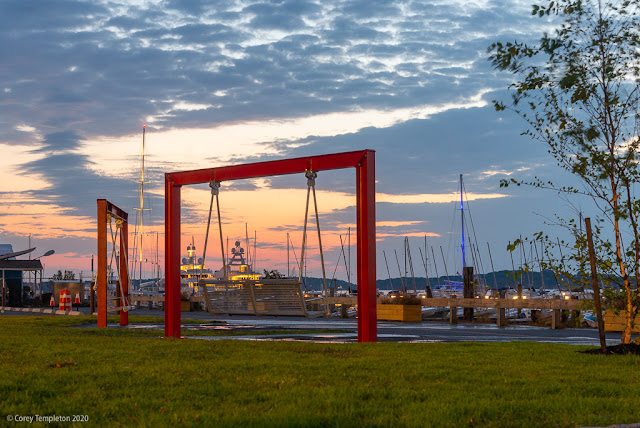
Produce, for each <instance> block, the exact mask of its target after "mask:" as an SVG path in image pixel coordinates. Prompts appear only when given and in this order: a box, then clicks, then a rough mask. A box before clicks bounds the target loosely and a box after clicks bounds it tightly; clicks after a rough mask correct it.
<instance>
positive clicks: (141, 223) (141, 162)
mask: <svg viewBox="0 0 640 428" xmlns="http://www.w3.org/2000/svg"><path fill="white" fill-rule="evenodd" d="M146 130H147V125H145V124H143V125H142V157H141V161H140V276H139V279H140V284H141V285H142V249H143V246H142V237H143V233H144V137H145V133H146Z"/></svg>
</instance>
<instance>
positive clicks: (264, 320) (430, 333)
mask: <svg viewBox="0 0 640 428" xmlns="http://www.w3.org/2000/svg"><path fill="white" fill-rule="evenodd" d="M17 309H20V311H18V310H17ZM26 309H28V308H5V310H4V312H2V313H0V314H1V315H36V314H37V315H41V313H38V312H27V311H26ZM40 310H45V311H49V312H44V313H42V314H44V315H54V314H69V315H77V314H78V312H75V311H73V312H71V313H65V312H64V311H56V310H51V309H44V308H42V309H40ZM51 312H53V313H51ZM80 313H83V314H85V315H86V314H88V313H89V310H88V308H80ZM131 314H132V315H147V316H156V317H158V322H157V323H151V324H144V325H139V324H136V325H133V326H130V327H129V328H150V329H158V330H162V329H163V328H164V312H162V311H159V310H148V309H136V310H134V311H132V312H131ZM182 318H183V319H194V320H200V321H202V325H201V324H183V326H182V335H183V336H184V337H192V338H194V339H195V338H197V339H206V340H221V339H237V340H288V341H291V340H300V341H315V342H339V343H340V342H342V343H345V342H357V338H358V335H357V331H358V323H357V320H356V319H355V318H349V319H343V318H333V317H332V318H304V317H273V316H272V317H266V316H263V317H255V316H229V315H221V316H212V315H210V314H209V313H207V312H188V313H187V312H184V313H182ZM211 321H221V322H223V324H210V323H211ZM116 326H117V325H113V327H116ZM194 329H221V330H229V329H233V330H252V329H256V330H305V331H309V330H327V329H332V330H345V331H348V332H347V333H325V332H322V331H319V332H318V333H317V334H310V333H304V334H293V333H287V334H282V335H269V336H268V337H265V336H261V335H255V336H254V335H248V336H246V335H242V336H206V337H202V336H189V331H190V330H194ZM620 337H621V334H620V333H607V344H608V345H615V344H618V343H620ZM378 340H379V341H380V342H415V343H419V342H510V341H532V342H548V343H563V344H573V345H588V346H599V345H600V342H599V339H598V331H597V330H596V329H590V328H565V329H558V330H552V329H550V328H549V327H535V326H524V325H512V326H507V327H498V326H496V325H494V324H475V323H474V324H466V323H462V322H461V323H459V324H456V325H450V324H448V323H445V322H438V321H423V322H420V323H401V322H391V321H378Z"/></svg>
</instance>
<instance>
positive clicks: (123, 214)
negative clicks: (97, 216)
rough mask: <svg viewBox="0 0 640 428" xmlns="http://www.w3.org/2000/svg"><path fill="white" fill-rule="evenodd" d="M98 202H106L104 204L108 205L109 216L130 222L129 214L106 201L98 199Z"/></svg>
mask: <svg viewBox="0 0 640 428" xmlns="http://www.w3.org/2000/svg"><path fill="white" fill-rule="evenodd" d="M98 201H105V202H104V203H105V205H106V210H107V212H108V213H109V214H111V215H114V216H116V217H120V218H121V219H122V220H124V221H129V214H127V212H126V211H124V210H122V209H120V208H118V207H117V206H115V205H114V204H112V203H111V202H109V201H107V200H106V199H98Z"/></svg>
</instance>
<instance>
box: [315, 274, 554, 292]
mask: <svg viewBox="0 0 640 428" xmlns="http://www.w3.org/2000/svg"><path fill="white" fill-rule="evenodd" d="M494 274H495V276H494ZM515 274H516V280H514V275H513V272H512V271H507V270H503V271H499V272H490V273H487V274H484V275H480V283H481V284H482V285H483V286H486V287H488V288H497V289H504V288H508V287H511V288H515V286H516V283H522V286H523V287H524V288H534V289H536V290H537V289H539V288H542V282H543V280H544V288H545V289H556V288H558V286H557V281H556V278H555V275H554V274H553V271H550V270H545V271H544V276H541V275H540V272H529V273H526V272H523V273H522V278H521V277H520V271H515ZM447 279H449V280H451V281H462V277H461V276H459V275H454V276H449V278H447V277H446V276H441V277H439V278H435V277H433V278H429V284H430V285H431V287H433V286H434V285H436V284H444V283H445V281H446V280H447ZM403 281H404V282H405V288H406V289H407V290H411V291H413V288H414V279H413V278H411V277H408V278H391V284H389V280H388V279H379V280H378V281H377V282H376V287H377V289H378V290H390V289H393V290H400V289H401V287H402V282H403ZM566 283H567V282H566V281H564V282H562V283H561V284H560V288H563V286H565V285H564V284H566ZM304 284H305V285H306V288H305V289H306V290H310V291H311V290H315V291H319V290H322V278H313V277H308V278H305V281H304ZM336 285H337V288H338V290H347V289H348V287H349V284H348V283H347V282H346V281H342V280H337V281H336ZM426 285H427V281H426V278H425V277H416V278H415V288H416V290H418V291H424V290H425V288H426ZM329 286H330V284H329V280H327V287H329ZM351 287H352V289H355V288H357V287H356V285H355V284H352V285H351Z"/></svg>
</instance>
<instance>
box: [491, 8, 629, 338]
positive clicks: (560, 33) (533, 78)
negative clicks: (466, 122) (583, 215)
mask: <svg viewBox="0 0 640 428" xmlns="http://www.w3.org/2000/svg"><path fill="white" fill-rule="evenodd" d="M639 13H640V6H639V4H638V2H637V1H614V0H610V1H606V0H599V1H590V0H584V1H581V0H559V1H545V2H543V3H541V4H536V5H533V15H535V16H537V17H539V18H541V19H545V20H548V22H546V23H549V24H554V23H556V24H557V26H556V28H555V31H554V32H553V34H547V33H545V34H544V35H543V36H542V37H541V38H540V42H539V44H536V45H534V46H530V45H527V44H525V43H521V42H518V41H513V42H508V43H500V42H498V43H494V44H493V45H491V46H490V48H489V53H490V61H491V62H492V64H493V66H494V67H495V68H496V69H498V70H501V71H505V72H509V73H511V74H513V76H514V77H515V83H513V84H511V85H510V88H509V89H510V90H511V95H512V99H511V100H510V102H508V103H504V102H500V101H496V102H495V107H496V109H497V110H499V111H500V110H505V109H508V110H511V111H513V112H515V113H516V114H517V115H519V116H520V117H521V118H522V119H524V121H525V123H526V124H527V126H526V130H525V132H524V135H528V136H530V137H531V138H533V139H534V140H537V141H540V142H542V143H544V144H545V145H546V147H547V149H548V151H549V153H550V154H551V155H552V156H553V158H554V159H555V160H556V162H557V164H558V165H559V166H560V167H561V168H563V169H565V170H566V171H568V172H570V173H572V174H574V175H575V176H577V177H578V178H579V179H580V181H581V183H582V187H580V188H576V187H566V186H565V187H563V186H559V185H556V184H554V183H552V182H549V181H542V180H540V179H538V178H536V179H535V180H534V181H533V182H530V183H528V184H531V185H534V186H537V187H543V188H552V189H555V190H557V191H559V192H563V193H566V194H569V195H576V196H577V195H586V196H588V197H590V198H592V199H593V201H594V202H595V205H596V206H597V207H598V209H599V212H598V213H597V215H598V220H599V221H598V225H599V227H598V228H597V230H596V232H597V235H598V238H599V242H600V247H599V251H598V255H599V260H598V262H599V263H598V264H599V265H600V266H604V267H615V269H616V275H615V276H617V278H618V281H613V284H618V286H619V292H620V293H621V294H622V296H623V297H624V301H625V309H626V313H627V319H626V328H625V331H624V333H623V343H629V341H630V339H631V331H632V328H633V325H634V319H635V316H636V313H637V310H638V303H639V298H638V278H639V277H640V236H639V230H638V215H639V212H640V200H638V199H637V198H636V197H635V196H634V194H635V192H634V186H635V185H636V183H637V182H638V179H639V178H640V176H639V170H638V161H637V157H638V147H639V145H640V139H639V138H638V126H637V125H638V123H639V118H640V116H639V114H638V102H639V99H640V86H639V77H640V68H639V67H640V23H639ZM510 182H512V183H515V182H516V181H515V180H513V179H512V180H511V181H510ZM508 184H509V182H507V181H503V183H502V185H505V186H506V185H508ZM518 184H520V183H518ZM574 224H575V220H574ZM579 240H582V241H584V237H579ZM580 245H581V244H580V243H579V242H578V244H577V245H576V251H578V250H577V249H578V248H579V247H580ZM580 257H581V256H580ZM575 259H576V260H578V259H579V257H578V256H577V255H576V257H575ZM608 278H609V279H610V278H611V276H609V277H608Z"/></svg>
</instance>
